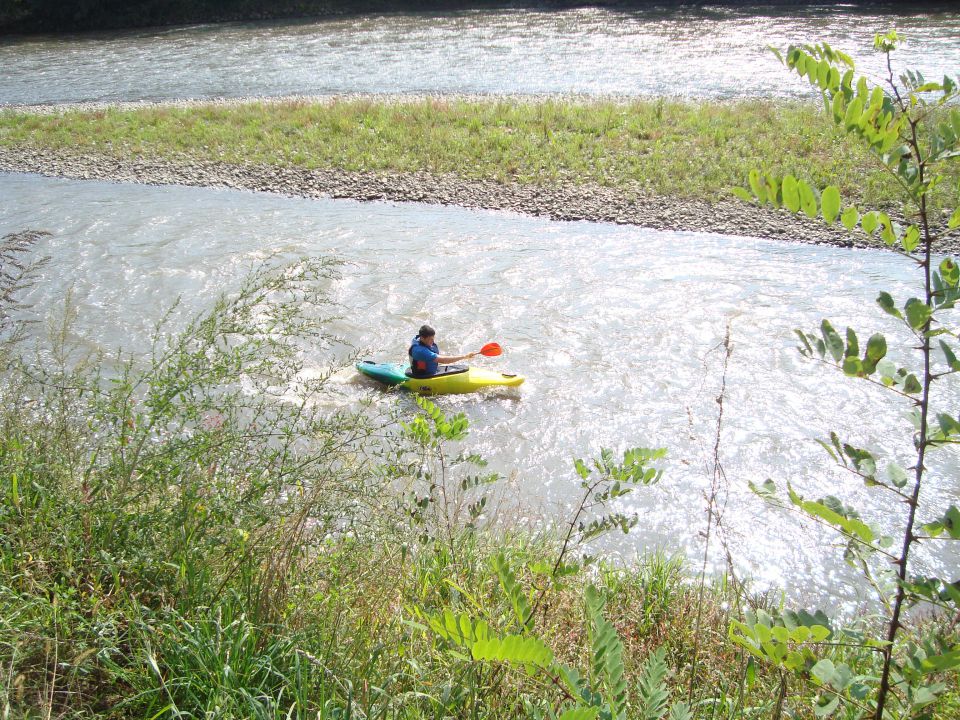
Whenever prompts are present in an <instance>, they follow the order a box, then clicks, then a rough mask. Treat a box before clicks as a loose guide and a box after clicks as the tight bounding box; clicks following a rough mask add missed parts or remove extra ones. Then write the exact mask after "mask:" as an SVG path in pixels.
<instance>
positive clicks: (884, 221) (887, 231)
mask: <svg viewBox="0 0 960 720" xmlns="http://www.w3.org/2000/svg"><path fill="white" fill-rule="evenodd" d="M879 220H880V227H881V228H882V229H881V230H880V239H881V240H883V242H884V244H886V245H889V246H890V247H893V245H895V244H896V242H897V234H896V232H894V230H893V222H892V221H891V220H890V216H889V215H887V214H886V213H880V214H879Z"/></svg>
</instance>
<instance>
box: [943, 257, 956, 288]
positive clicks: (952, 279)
mask: <svg viewBox="0 0 960 720" xmlns="http://www.w3.org/2000/svg"><path fill="white" fill-rule="evenodd" d="M940 277H941V278H942V279H943V281H944V282H945V283H946V284H947V285H949V286H950V287H953V288H955V287H957V285H958V284H960V266H958V265H957V263H956V262H955V261H954V259H953V258H945V259H944V260H943V261H942V262H941V263H940Z"/></svg>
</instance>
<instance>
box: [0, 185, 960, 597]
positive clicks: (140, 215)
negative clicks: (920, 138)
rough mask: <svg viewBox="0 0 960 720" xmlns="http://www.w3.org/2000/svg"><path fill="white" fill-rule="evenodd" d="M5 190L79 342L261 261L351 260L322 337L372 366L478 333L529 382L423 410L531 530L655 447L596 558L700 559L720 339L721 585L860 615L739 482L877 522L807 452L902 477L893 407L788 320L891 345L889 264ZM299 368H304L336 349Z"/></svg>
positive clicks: (593, 228)
mask: <svg viewBox="0 0 960 720" xmlns="http://www.w3.org/2000/svg"><path fill="white" fill-rule="evenodd" d="M0 195H2V196H3V197H4V198H5V199H6V200H7V201H6V202H4V203H3V204H2V205H0V233H7V232H12V231H16V230H22V229H26V228H32V229H46V230H50V231H51V232H52V233H53V235H52V236H51V237H50V238H48V239H46V240H45V241H43V243H42V246H41V247H39V248H38V252H39V253H41V254H49V255H50V256H51V257H52V260H51V263H50V265H49V266H48V267H47V268H46V269H45V271H44V276H43V278H42V281H41V282H40V284H39V285H38V286H37V287H36V288H35V289H34V290H33V292H32V293H31V297H30V298H29V299H30V300H31V301H32V302H34V303H36V306H35V310H36V312H38V313H40V314H41V315H43V316H46V317H56V316H57V314H58V313H59V312H61V308H62V304H63V300H64V297H65V295H66V293H67V291H68V289H72V292H73V296H74V301H75V303H76V305H77V308H78V310H79V318H78V321H77V325H76V327H75V333H76V335H77V337H78V339H80V340H81V341H82V343H83V345H84V346H85V347H87V348H103V349H105V350H108V351H110V350H114V349H116V348H117V347H119V346H122V347H123V348H124V349H125V350H127V351H143V350H144V349H145V348H146V346H147V345H146V344H147V341H148V338H149V337H150V332H151V329H152V327H153V325H154V324H155V322H156V321H157V319H158V318H159V317H160V314H161V313H162V312H163V310H164V309H165V308H167V307H169V306H170V305H171V304H172V303H173V302H174V300H175V299H176V298H177V297H178V296H179V297H181V299H182V307H181V308H180V310H179V311H178V314H176V315H175V316H174V322H175V323H177V322H183V319H184V318H185V317H187V316H189V315H191V314H193V313H194V312H198V311H200V310H202V309H203V308H207V307H209V306H210V305H211V303H212V302H213V299H214V298H215V297H216V295H217V294H218V293H220V292H222V291H224V290H225V289H229V288H232V287H236V286H237V284H238V283H239V281H240V279H241V278H242V277H243V275H244V274H245V273H246V272H249V271H250V270H251V269H252V268H254V267H256V266H257V264H258V263H260V262H262V261H263V260H264V259H265V258H266V257H268V256H269V255H270V254H279V255H280V256H282V257H286V258H290V259H293V258H296V257H300V256H328V255H329V256H336V257H339V258H342V259H343V260H345V261H346V262H347V264H346V265H345V266H344V268H343V277H342V278H341V279H340V280H339V281H337V282H336V284H335V285H333V286H332V287H331V288H330V292H331V294H332V297H333V298H334V299H335V300H336V301H337V302H338V303H340V305H341V307H342V313H341V314H342V316H343V318H344V319H343V320H341V321H338V322H337V323H336V325H335V327H334V328H333V329H334V330H335V331H336V332H338V333H339V334H341V335H343V336H345V337H347V338H351V339H353V341H354V342H355V343H356V345H357V346H358V347H360V348H363V349H365V350H366V351H367V352H368V353H369V356H370V357H373V358H376V359H380V360H400V359H402V358H403V356H404V352H405V349H406V345H407V342H408V341H409V339H410V338H411V336H412V335H413V334H414V333H415V331H416V329H417V327H419V325H420V324H421V323H423V322H430V323H431V324H433V325H434V326H435V327H436V328H437V329H438V340H439V342H440V344H441V347H442V348H443V349H444V350H446V351H449V352H453V353H458V352H461V351H467V350H470V349H476V348H478V347H480V345H482V344H483V343H485V342H487V341H489V340H496V341H497V342H499V343H500V344H501V345H503V347H504V348H505V353H504V355H503V356H502V357H500V358H497V359H478V361H477V362H478V364H482V365H483V366H485V367H490V368H495V369H503V370H507V371H512V372H519V373H522V374H524V375H525V376H526V377H527V378H528V379H527V382H526V384H525V385H524V386H523V387H522V388H520V389H519V390H512V389H511V390H507V391H499V392H491V393H487V394H477V395H465V396H456V397H446V398H442V399H441V400H440V406H441V407H442V408H443V409H444V410H446V411H449V412H464V413H466V415H467V417H468V418H469V420H470V422H471V436H470V439H469V441H468V443H467V447H468V449H469V450H471V451H478V452H480V453H481V454H482V455H484V456H485V457H487V458H488V459H489V461H490V464H491V467H492V469H494V470H497V471H499V472H502V473H503V474H505V475H506V476H508V480H507V481H506V483H505V484H506V485H507V488H508V489H507V491H506V492H507V495H509V496H510V498H511V499H512V500H513V501H515V502H516V503H518V504H519V506H520V508H521V514H522V515H523V516H525V517H528V518H530V520H531V522H534V523H538V522H547V523H549V522H553V521H557V520H560V519H562V518H564V517H566V516H567V513H568V511H569V507H570V505H571V503H573V502H574V501H575V498H576V497H577V494H578V492H579V486H578V484H577V481H576V477H575V473H574V472H573V467H572V459H573V458H574V457H581V458H584V459H589V458H592V457H594V456H595V455H596V454H597V453H598V452H599V451H600V449H601V448H603V447H608V448H611V449H613V450H615V451H616V452H617V453H618V454H619V453H621V452H622V451H623V450H624V449H626V448H629V447H635V446H640V445H643V446H656V447H666V448H668V450H669V455H668V460H667V461H666V463H665V464H664V467H665V471H666V472H665V474H664V479H663V481H662V482H661V484H660V485H658V486H656V487H654V488H650V489H644V490H640V491H638V492H637V493H635V494H633V495H631V496H628V498H626V503H625V509H626V510H629V511H636V512H637V513H639V515H640V523H639V525H638V527H637V528H636V529H635V530H634V531H633V532H632V533H631V534H630V535H629V536H626V537H622V536H621V537H618V538H614V539H613V541H612V542H610V543H609V544H608V546H607V548H606V549H607V551H608V552H611V553H614V554H615V555H619V556H622V557H624V558H625V559H626V560H628V561H629V560H630V559H632V558H633V557H635V556H636V554H638V553H640V552H643V551H645V550H647V549H651V548H662V549H664V550H665V551H666V552H668V553H686V554H688V555H690V556H693V557H696V556H698V555H699V554H700V553H701V552H702V540H701V538H700V536H699V533H700V531H702V530H703V529H704V526H705V516H704V499H703V493H704V492H705V491H707V490H708V489H709V485H710V478H711V473H712V460H711V458H712V448H713V444H714V432H715V426H716V419H717V411H718V404H717V402H716V397H717V395H718V394H719V388H720V380H721V374H722V352H721V350H720V345H721V343H722V341H723V338H724V334H725V332H726V328H727V326H728V325H729V327H730V333H731V339H732V345H733V353H732V356H731V359H730V364H729V368H728V372H727V378H726V392H725V394H724V399H723V410H724V423H723V431H722V438H721V440H722V442H721V460H722V463H723V467H724V469H725V472H726V478H727V483H726V484H725V485H724V491H725V492H724V495H723V496H724V498H725V499H726V503H725V514H724V525H725V528H726V530H727V533H728V537H729V541H730V543H731V552H732V555H733V557H734V558H735V560H736V563H737V569H738V571H739V572H740V573H743V574H746V575H750V576H752V577H754V578H756V579H757V581H758V583H759V586H760V587H782V588H786V589H787V591H788V592H790V593H791V594H792V595H794V596H795V597H800V598H812V599H813V600H817V599H822V598H825V597H828V596H834V597H838V598H841V599H842V600H843V601H844V602H847V603H855V602H856V600H857V598H858V596H859V593H860V590H859V589H858V588H859V586H858V585H857V584H856V582H855V580H854V579H853V576H852V575H851V574H850V571H849V570H848V569H847V568H846V566H845V565H844V564H843V563H842V561H841V560H839V555H840V553H839V552H838V551H837V550H835V549H833V548H829V547H824V544H825V543H827V542H829V541H830V540H831V539H832V536H831V535H829V534H823V533H821V532H820V530H819V529H818V528H817V527H816V526H806V525H801V524H798V523H799V521H798V519H797V518H796V517H795V516H793V515H789V514H785V513H780V512H777V511H774V510H771V509H769V508H767V507H766V506H764V504H763V503H762V502H761V501H760V500H759V499H757V498H756V497H755V496H754V495H753V494H752V493H751V492H750V491H749V489H748V486H747V484H748V482H754V483H758V484H759V483H762V482H763V481H764V480H766V479H768V478H771V479H773V480H774V481H776V482H777V483H778V484H779V485H780V486H781V487H784V485H785V483H786V481H791V482H792V483H794V485H795V486H796V487H797V488H798V489H801V490H802V491H803V492H804V493H806V494H807V495H808V496H809V497H819V496H822V495H825V494H831V493H832V494H837V495H840V496H841V497H843V498H844V499H845V500H846V501H847V502H849V503H850V504H853V505H855V506H857V507H860V508H861V509H862V510H863V511H864V514H865V515H866V516H867V517H869V518H871V519H874V520H878V521H879V522H880V523H881V524H884V525H887V526H889V525H890V524H891V523H892V522H894V516H892V515H891V514H890V513H891V508H890V507H888V506H884V505H881V504H878V499H877V497H876V495H875V494H872V493H869V492H867V491H865V490H864V488H863V487H862V484H861V483H858V482H855V481H854V480H855V479H854V478H852V476H846V475H842V474H840V473H838V472H836V471H835V470H834V469H833V468H832V467H831V465H830V463H829V461H828V458H827V456H826V455H825V454H824V452H823V451H822V449H820V448H819V447H818V446H817V445H816V443H815V439H816V438H823V437H826V436H828V434H829V432H830V431H831V430H836V431H837V432H838V433H839V434H840V435H841V437H843V438H844V439H845V440H848V441H850V442H851V443H852V444H854V445H856V446H860V447H869V448H871V449H873V450H875V451H877V452H878V454H879V455H881V456H883V457H884V458H887V459H889V458H891V457H892V458H898V459H899V460H900V462H901V463H902V464H905V465H908V464H909V452H910V442H909V437H910V426H909V423H908V421H907V420H906V418H905V416H904V411H905V408H904V407H903V406H902V405H899V404H897V403H895V402H891V400H890V398H889V397H888V396H887V395H885V394H884V392H883V391H881V390H878V389H876V388H873V387H871V386H869V385H867V384H865V383H858V382H853V381H850V380H846V379H844V378H843V377H841V376H840V374H839V373H838V372H836V371H831V370H830V369H828V368H825V367H823V366H820V365H818V364H815V363H810V362H806V361H804V360H803V359H802V358H801V357H800V356H799V355H798V353H797V351H796V349H795V342H794V339H793V337H792V331H793V328H795V327H804V328H807V329H809V330H813V329H815V328H816V327H817V326H818V325H819V322H820V320H821V318H822V317H824V316H826V317H829V318H831V319H832V320H833V322H834V324H835V325H836V326H837V327H838V329H841V331H842V328H844V327H845V326H846V325H847V324H848V323H849V324H851V325H853V326H854V327H857V328H858V329H859V330H860V332H861V336H866V335H868V334H870V333H872V332H875V331H878V330H879V331H883V332H885V333H887V334H888V337H890V338H891V347H896V345H897V343H896V342H895V338H896V336H897V332H896V330H895V325H894V324H893V322H892V321H889V322H888V318H886V316H883V315H882V313H880V312H879V311H878V310H877V309H876V307H875V305H874V299H875V298H876V295H877V293H878V291H879V290H881V289H887V290H889V291H891V292H892V293H893V294H894V296H895V297H899V298H904V297H907V292H908V290H907V288H908V287H909V286H910V285H911V284H912V283H913V282H914V280H915V278H913V276H912V275H911V266H910V265H909V264H908V263H905V262H903V261H902V260H901V259H900V258H897V257H896V256H894V255H893V254H892V253H884V252H878V251H851V250H841V249H836V248H829V247H816V246H809V245H800V244H787V243H779V242H774V241H763V240H757V239H751V238H737V237H727V236H721V235H708V234H694V233H673V232H658V231H653V230H648V229H643V228H636V227H624V226H615V225H605V224H590V223H557V222H550V221H547V220H542V219H537V218H529V217H519V216H514V215H510V214H506V213H495V212H477V211H470V210H464V209H457V208H442V207H437V206H429V205H417V204H405V205H396V204H389V203H357V202H353V201H342V200H336V201H334V200H304V199H290V198H284V197H279V196H272V195H258V194H253V193H245V192H238V191H226V190H205V189H195V188H181V187H144V186H137V185H122V184H109V183H100V182H75V181H64V180H50V179H45V178H40V177H37V176H30V175H0ZM900 339H901V340H902V339H903V338H900ZM895 359H900V360H901V361H903V360H904V358H902V357H901V358H896V357H895ZM309 361H310V364H311V366H315V367H316V368H317V369H322V368H325V367H327V366H328V365H329V364H330V362H331V358H329V357H321V356H317V357H313V358H309ZM958 390H960V389H958V387H957V385H956V383H953V382H944V383H943V384H942V387H941V393H942V397H941V400H942V402H943V403H944V406H945V407H948V408H949V407H953V408H955V407H956V405H957V400H958V398H960V392H958ZM336 391H337V398H336V402H337V403H340V404H341V405H344V406H355V405H357V403H358V402H359V401H360V400H361V399H367V400H372V401H373V402H374V403H375V404H376V405H380V406H382V407H384V408H388V407H392V405H393V403H395V402H397V400H396V395H395V394H387V393H384V392H383V391H382V390H381V389H380V388H379V387H377V386H375V384H374V383H372V381H369V380H367V379H365V378H362V377H359V376H358V375H357V374H356V373H355V372H354V371H353V370H352V369H347V370H345V371H343V372H341V373H339V374H338V375H337V376H336ZM401 403H406V407H409V406H410V405H409V399H406V400H404V399H402V398H401ZM957 469H958V465H957V457H956V455H955V454H952V453H950V452H947V451H944V452H942V453H940V454H939V455H938V459H937V460H936V461H935V463H933V464H931V475H930V482H929V484H928V486H927V489H926V490H925V493H927V495H926V497H927V498H928V499H929V500H932V501H933V505H934V506H940V505H941V504H945V503H951V502H954V503H955V502H958V501H960V497H958V496H960V488H958V486H957V482H956V477H957ZM918 559H919V562H920V565H919V566H918V567H919V568H921V569H922V570H924V571H929V572H937V571H944V572H950V573H955V572H956V570H957V569H958V567H960V563H958V558H957V557H956V556H955V555H942V556H938V555H936V554H931V553H930V552H927V554H925V555H921V556H918ZM714 560H715V562H716V563H719V562H720V558H719V556H718V557H717V558H714ZM714 566H715V567H719V565H716V564H715V565H714Z"/></svg>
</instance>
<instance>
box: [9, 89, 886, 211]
mask: <svg viewBox="0 0 960 720" xmlns="http://www.w3.org/2000/svg"><path fill="white" fill-rule="evenodd" d="M820 112H821V111H820V109H819V107H818V106H817V105H815V104H811V103H802V102H783V101H767V100H742V101H731V102H692V101H679V100H664V99H659V100H633V101H624V102H612V101H602V100H562V99H559V100H558V99H547V100H521V99H491V100H466V99H460V100H436V99H425V100H396V101H373V100H368V99H349V100H343V99H335V100H330V101H326V102H304V101H276V102H241V103H236V104H230V105H213V104H211V105H202V104H201V105H191V106H188V107H176V106H166V105H165V106H156V107H144V108H137V109H120V108H112V109H106V110H98V111H67V112H62V113H57V114H52V115H45V114H31V113H24V112H15V111H11V110H7V111H0V145H2V146H6V147H11V148H15V147H29V146H35V147H51V148H56V149H60V150H66V151H77V152H92V153H100V154H105V155H107V156H115V157H122V158H135V157H143V158H162V159H166V160H175V161H176V160H186V159H191V160H203V161H213V162H223V163H228V164H235V165H244V164H258V165H276V166H283V167H299V168H307V169H315V168H318V169H341V170H348V171H361V172H401V173H410V172H428V173H452V174H454V175H457V176H461V177H464V178H469V179H487V180H494V181H498V182H508V181H509V182H519V183H533V184H541V185H550V184H556V183H592V184H599V185H605V186H611V187H614V188H620V189H623V190H624V191H625V192H628V193H653V194H657V195H661V196H670V197H677V198H700V199H705V200H711V201H713V200H717V199H721V198H727V197H729V195H730V188H731V187H734V186H739V185H742V184H743V183H744V179H745V178H746V176H747V174H748V172H749V171H750V169H752V168H755V167H763V168H766V169H768V170H769V171H770V172H772V173H774V174H779V175H782V174H785V173H791V174H793V175H795V176H798V177H801V176H802V177H807V178H809V179H810V180H811V182H813V183H814V184H816V185H818V186H822V185H826V184H828V183H832V184H835V185H837V186H838V187H839V188H840V190H841V192H843V193H844V196H845V197H850V198H851V199H854V200H858V201H860V202H865V203H870V204H879V205H881V206H888V205H891V204H894V202H895V200H896V198H897V195H896V188H895V183H894V181H893V180H892V179H891V178H890V177H889V176H887V175H886V174H884V173H883V172H882V171H880V170H877V169H876V168H875V167H874V166H873V165H872V163H871V162H870V160H869V158H868V156H867V154H866V153H865V151H864V150H863V149H862V148H860V147H859V145H857V144H856V143H854V142H852V141H850V140H849V139H848V138H846V137H845V136H844V135H843V133H841V132H839V131H836V132H835V131H833V130H830V129H826V130H825V129H824V128H825V127H826V124H824V123H823V122H821V119H820V118H819V115H820ZM837 158H842V159H843V160H842V162H841V161H839V160H837Z"/></svg>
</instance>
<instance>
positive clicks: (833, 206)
mask: <svg viewBox="0 0 960 720" xmlns="http://www.w3.org/2000/svg"><path fill="white" fill-rule="evenodd" d="M820 203H821V205H822V207H823V219H824V220H826V221H827V225H833V222H834V221H835V220H836V219H837V215H839V214H840V190H839V189H838V188H837V187H836V186H835V185H828V186H827V187H825V188H824V189H823V195H821V197H820Z"/></svg>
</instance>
